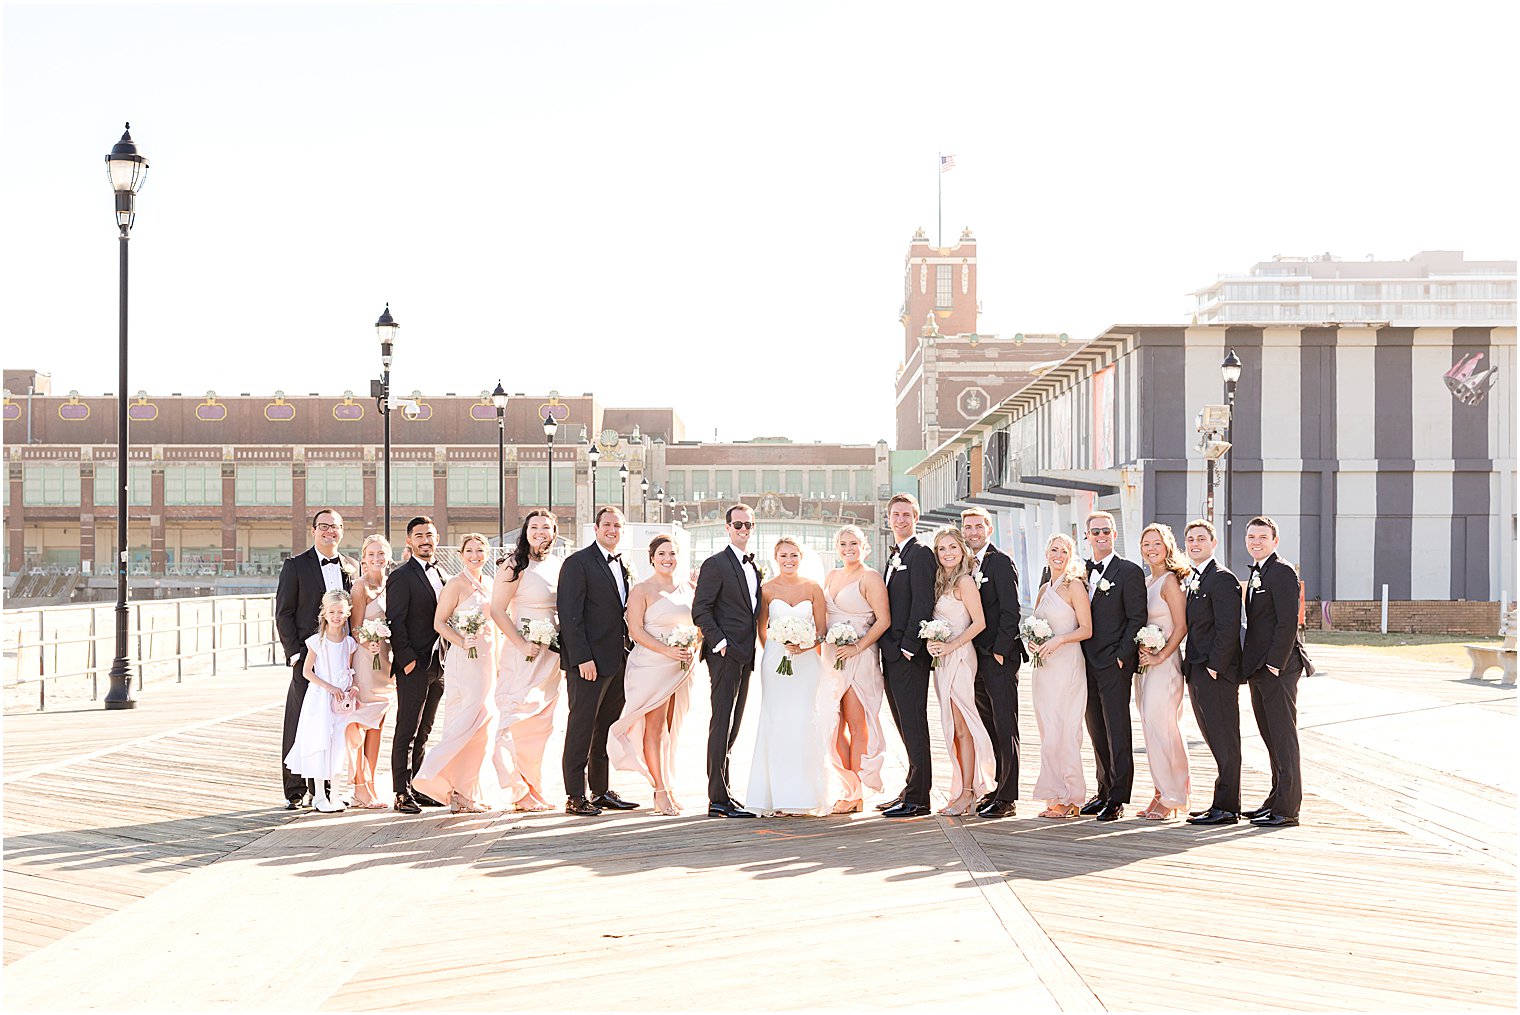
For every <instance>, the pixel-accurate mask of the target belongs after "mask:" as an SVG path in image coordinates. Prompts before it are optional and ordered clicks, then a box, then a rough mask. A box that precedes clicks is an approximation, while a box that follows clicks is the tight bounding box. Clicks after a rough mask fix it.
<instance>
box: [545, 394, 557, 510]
mask: <svg viewBox="0 0 1520 1015" xmlns="http://www.w3.org/2000/svg"><path fill="white" fill-rule="evenodd" d="M558 430H559V420H557V419H555V418H554V414H553V413H552V412H546V413H544V440H545V441H546V442H547V443H548V445H549V514H551V515H553V516H554V525H555V527H556V528H558V527H559V512H558V511H556V510H554V435H555V433H556V432H558Z"/></svg>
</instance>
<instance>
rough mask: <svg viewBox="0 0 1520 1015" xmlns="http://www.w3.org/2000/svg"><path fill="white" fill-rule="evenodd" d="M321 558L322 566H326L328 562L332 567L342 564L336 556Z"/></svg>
mask: <svg viewBox="0 0 1520 1015" xmlns="http://www.w3.org/2000/svg"><path fill="white" fill-rule="evenodd" d="M321 559H322V566H323V567H326V566H327V565H329V564H331V565H332V566H333V567H342V566H343V562H342V561H340V560H339V559H338V558H337V557H323V558H321Z"/></svg>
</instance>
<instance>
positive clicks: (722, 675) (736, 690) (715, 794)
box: [707, 655, 754, 804]
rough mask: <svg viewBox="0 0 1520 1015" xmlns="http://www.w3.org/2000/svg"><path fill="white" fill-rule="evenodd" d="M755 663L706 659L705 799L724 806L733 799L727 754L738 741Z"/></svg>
mask: <svg viewBox="0 0 1520 1015" xmlns="http://www.w3.org/2000/svg"><path fill="white" fill-rule="evenodd" d="M753 670H754V663H753V662H749V663H740V662H738V661H737V660H733V659H729V658H728V657H727V656H721V655H713V656H709V657H708V660H707V674H708V677H709V678H710V679H711V680H712V720H711V721H710V722H709V723H708V726H707V799H708V801H709V802H711V803H715V804H726V803H729V802H731V801H732V800H733V792H732V789H731V787H730V786H729V781H728V778H729V777H728V770H729V769H728V765H729V755H730V754H731V753H732V752H733V749H734V741H735V740H737V739H738V738H739V723H740V722H741V721H743V719H744V699H745V698H747V697H749V677H750V674H751V673H752V672H753Z"/></svg>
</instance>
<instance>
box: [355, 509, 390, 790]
mask: <svg viewBox="0 0 1520 1015" xmlns="http://www.w3.org/2000/svg"><path fill="white" fill-rule="evenodd" d="M390 562H391V544H390V540H388V539H386V538H385V537H384V536H382V535H378V534H376V535H372V536H367V537H365V540H364V547H363V549H362V550H361V551H360V553H359V580H358V581H356V582H354V589H353V596H354V615H353V629H354V630H355V631H357V630H358V629H359V625H361V624H364V623H368V622H370V621H376V620H378V621H380V622H382V623H384V621H385V572H386V568H387V567H388V566H389V565H390ZM376 660H379V662H380V665H379V667H378V668H377V667H376V666H375V661H376ZM354 662H355V665H354V687H355V688H356V690H357V691H358V695H359V704H358V707H357V708H355V709H354V714H353V716H352V717H351V718H350V719H349V727H348V733H349V736H350V737H354V738H357V739H358V740H360V741H361V743H359V744H355V745H354V753H355V756H356V757H357V758H358V762H357V764H356V765H355V768H354V806H355V807H357V808H360V809H361V810H367V811H383V810H386V809H387V808H389V807H390V804H388V803H386V802H385V799H384V798H383V797H381V796H380V794H378V793H377V792H375V766H376V764H377V763H378V762H379V760H380V731H381V729H382V727H384V725H385V714H386V713H387V712H389V711H390V707H391V701H392V699H393V698H394V697H395V695H396V681H395V678H394V677H393V676H392V675H391V643H390V639H389V638H384V639H381V640H380V641H377V642H363V641H361V642H359V651H358V653H356V654H355V657H354Z"/></svg>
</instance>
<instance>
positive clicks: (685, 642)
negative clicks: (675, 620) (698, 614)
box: [665, 624, 702, 673]
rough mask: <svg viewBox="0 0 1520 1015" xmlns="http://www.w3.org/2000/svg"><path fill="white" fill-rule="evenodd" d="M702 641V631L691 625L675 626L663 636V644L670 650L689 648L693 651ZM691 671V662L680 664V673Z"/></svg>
mask: <svg viewBox="0 0 1520 1015" xmlns="http://www.w3.org/2000/svg"><path fill="white" fill-rule="evenodd" d="M701 640H702V629H701V628H700V627H696V626H694V625H692V624H677V625H676V626H675V627H673V628H671V631H670V633H669V634H667V635H666V636H665V644H667V645H669V646H670V647H671V648H689V649H692V650H693V651H695V649H696V644H697V642H699V641H701ZM689 669H691V660H690V659H688V660H686V662H684V663H682V664H681V672H682V673H685V672H686V671H687V670H689Z"/></svg>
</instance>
